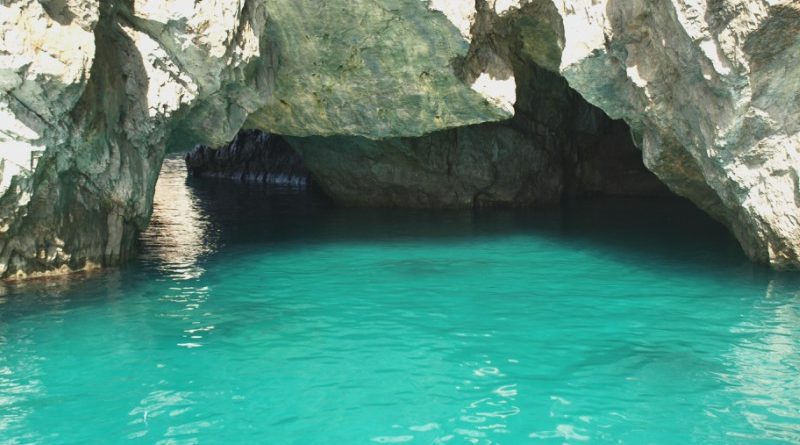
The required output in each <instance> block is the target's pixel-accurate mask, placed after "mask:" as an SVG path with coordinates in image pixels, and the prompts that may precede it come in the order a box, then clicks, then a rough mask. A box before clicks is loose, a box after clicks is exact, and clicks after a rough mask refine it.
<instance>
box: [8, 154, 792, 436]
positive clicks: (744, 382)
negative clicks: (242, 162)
mask: <svg viewBox="0 0 800 445" xmlns="http://www.w3.org/2000/svg"><path fill="white" fill-rule="evenodd" d="M180 167H181V166H180V162H179V161H175V160H170V161H168V163H167V166H166V171H165V173H164V175H163V177H162V181H161V183H160V184H159V190H158V195H157V202H156V216H155V221H154V223H153V227H152V228H151V229H150V231H149V232H148V233H147V234H145V236H144V237H143V251H142V257H141V260H140V261H139V263H138V264H136V265H132V266H129V267H125V268H123V269H121V270H114V271H107V272H102V273H100V274H95V275H92V276H88V277H75V278H73V279H71V280H69V281H63V282H50V283H44V284H43V283H37V284H28V285H25V286H23V287H17V288H7V289H5V290H4V295H3V296H2V297H0V443H2V444H29V443H36V444H117V443H128V442H130V443H141V444H153V443H157V444H255V443H264V444H304V445H305V444H370V443H409V444H436V443H449V444H525V443H553V444H562V443H571V444H574V443H599V444H606V443H608V444H612V443H613V444H635V445H640V444H670V445H672V444H738V443H742V444H762V443H763V444H781V443H786V444H791V443H793V444H797V443H800V279H798V277H797V276H795V275H786V274H777V273H772V272H769V271H767V270H764V269H762V268H759V267H755V266H752V265H750V264H749V263H747V261H746V260H745V259H744V258H743V257H742V255H741V253H740V252H739V250H738V248H737V247H736V244H735V242H733V241H732V240H731V239H730V238H729V237H728V236H727V235H726V233H725V231H724V230H722V229H721V228H720V227H719V226H717V225H716V224H715V223H713V222H710V221H708V220H707V219H705V218H704V217H703V216H702V215H700V214H699V213H698V212H696V211H693V210H692V208H691V207H690V206H687V205H686V204H685V203H682V202H677V201H671V200H649V201H636V200H618V201H602V202H597V203H576V204H573V205H570V206H567V207H566V208H564V209H544V210H538V211H535V212H531V211H527V212H523V211H503V210H496V211H487V212H480V213H473V212H422V211H392V210H352V209H351V210H335V209H332V208H330V207H329V206H328V205H327V204H326V203H325V202H323V201H321V200H319V199H317V198H314V197H312V196H308V195H306V194H302V193H296V192H292V191H285V190H284V191H280V190H264V189H259V188H253V187H247V186H241V185H239V186H237V185H232V184H224V183H220V184H213V183H212V184H209V183H196V184H190V185H186V184H185V181H184V179H183V171H182V169H181V168H180Z"/></svg>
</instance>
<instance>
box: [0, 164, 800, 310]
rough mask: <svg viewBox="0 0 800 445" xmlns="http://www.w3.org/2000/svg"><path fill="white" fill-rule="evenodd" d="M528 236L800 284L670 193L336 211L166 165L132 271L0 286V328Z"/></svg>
mask: <svg viewBox="0 0 800 445" xmlns="http://www.w3.org/2000/svg"><path fill="white" fill-rule="evenodd" d="M506 237H519V239H520V241H519V242H521V243H522V242H528V241H530V240H531V239H535V240H537V241H539V242H545V243H552V244H557V245H559V246H561V247H562V248H565V249H568V250H571V251H580V252H583V253H586V254H588V255H591V256H593V257H601V258H603V259H604V260H606V261H612V262H618V263H623V264H625V265H626V267H628V268H629V269H630V268H632V269H636V268H646V269H648V270H649V271H654V272H655V273H656V274H657V276H658V277H663V278H664V279H669V278H670V277H676V276H679V277H684V278H685V277H689V276H697V277H702V278H704V279H711V280H715V281H718V282H723V283H726V285H729V286H749V287H753V288H754V289H759V291H758V292H761V290H760V289H763V290H764V291H766V290H767V289H768V288H775V287H776V286H777V287H781V288H782V287H787V286H788V287H789V288H797V287H800V275H798V274H793V273H778V272H774V271H771V270H769V269H768V268H767V267H764V266H761V265H755V264H752V263H750V262H749V261H748V260H747V258H746V257H745V256H744V254H743V253H742V251H741V249H740V248H739V246H738V243H737V242H736V240H735V239H733V237H732V236H731V235H730V234H729V232H728V231H727V230H726V229H725V228H724V227H723V226H722V225H721V224H719V223H717V222H716V221H713V220H712V219H710V218H709V217H708V216H706V215H705V214H704V213H702V212H701V211H699V210H698V209H697V208H695V207H694V206H693V205H692V204H691V203H689V202H688V201H685V200H683V199H679V198H648V199H632V198H618V199H595V200H581V201H572V202H567V203H565V204H564V205H562V206H561V207H548V208H536V209H483V210H476V211H473V210H409V209H391V208H389V209H365V208H337V207H335V206H333V205H332V204H331V203H330V201H329V200H327V199H326V198H325V197H323V196H320V195H319V194H317V193H314V192H308V191H303V190H296V189H294V190H293V189H287V188H276V187H265V186H259V185H251V184H241V183H236V182H232V181H226V180H204V179H201V180H197V179H191V178H190V179H188V180H187V178H186V172H185V168H184V165H183V161H182V160H181V159H180V158H177V157H174V158H170V159H167V161H166V162H165V164H164V170H163V171H162V175H161V177H160V179H159V185H158V187H157V191H156V198H155V204H154V213H153V220H152V223H151V226H150V228H149V229H148V230H147V231H146V232H145V233H144V234H143V235H142V249H141V254H140V257H139V261H138V262H137V263H136V264H132V265H129V266H127V267H123V268H121V269H115V270H108V271H102V272H98V273H92V274H76V275H74V276H71V277H67V278H64V279H60V280H50V281H45V282H31V283H24V284H21V285H16V286H9V287H5V288H0V321H1V320H2V319H4V318H7V317H10V316H19V315H23V314H27V313H32V312H37V311H42V310H45V311H46V310H48V308H57V307H59V306H65V305H76V304H91V303H93V302H102V301H108V300H109V299H114V298H123V296H124V295H127V294H130V293H132V292H135V291H136V289H138V288H142V289H144V288H146V286H145V284H146V283H149V282H151V281H154V280H155V281H165V282H173V281H174V282H180V281H188V280H197V279H199V278H200V277H202V276H203V274H204V272H205V271H206V270H208V269H210V268H213V267H214V266H215V264H216V265H219V264H221V263H223V262H226V261H232V260H233V259H236V261H237V262H242V261H244V262H246V261H247V258H248V257H249V256H250V255H259V254H263V253H264V252H275V253H279V252H285V251H287V250H289V251H292V250H298V249H305V248H309V247H314V246H325V245H336V244H337V243H338V244H364V245H371V244H381V243H392V244H403V245H405V244H408V245H419V244H425V243H436V244H442V243H460V242H472V241H486V240H491V239H493V238H506Z"/></svg>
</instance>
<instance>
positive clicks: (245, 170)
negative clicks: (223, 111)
mask: <svg viewBox="0 0 800 445" xmlns="http://www.w3.org/2000/svg"><path fill="white" fill-rule="evenodd" d="M184 160H185V161H186V169H187V170H188V172H189V174H190V175H192V176H198V177H211V178H228V179H234V180H237V181H241V182H250V183H259V184H274V185H286V186H291V187H300V188H305V187H306V186H307V185H308V184H309V182H310V176H309V172H308V169H307V168H306V166H305V164H304V163H303V159H302V158H301V157H300V155H299V154H298V153H297V152H296V151H295V150H293V149H292V147H290V146H289V144H287V143H286V141H285V140H284V139H283V138H281V137H280V136H276V135H272V134H269V133H264V132H262V131H258V130H242V131H240V132H239V134H237V135H236V138H234V139H233V141H231V143H230V144H227V145H225V146H223V147H219V148H211V147H208V146H205V145H199V146H197V147H195V148H194V149H193V150H192V151H190V152H188V153H186V155H185V156H184Z"/></svg>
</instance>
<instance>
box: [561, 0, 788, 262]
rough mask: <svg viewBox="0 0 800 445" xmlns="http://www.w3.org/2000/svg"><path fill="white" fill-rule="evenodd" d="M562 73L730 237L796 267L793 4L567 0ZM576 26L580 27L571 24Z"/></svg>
mask: <svg viewBox="0 0 800 445" xmlns="http://www.w3.org/2000/svg"><path fill="white" fill-rule="evenodd" d="M560 13H561V14H562V16H563V18H564V30H565V41H566V45H565V48H564V53H563V56H562V59H561V64H560V70H561V73H562V74H563V75H564V76H565V77H566V78H567V80H568V81H569V82H570V84H571V86H572V87H573V88H575V89H577V90H578V91H579V92H581V94H583V95H584V96H585V97H586V98H587V99H588V100H589V101H590V102H592V103H594V104H596V105H598V106H600V107H601V108H603V109H604V110H605V111H606V112H607V113H609V114H610V115H611V116H612V117H618V118H624V119H625V120H626V121H627V122H628V123H629V124H630V125H631V127H632V128H633V129H634V131H635V132H636V133H638V134H639V135H640V138H641V144H640V145H641V148H642V150H643V152H644V159H645V163H646V164H647V166H648V167H649V168H650V169H651V170H653V171H654V172H655V173H656V174H657V175H658V176H659V177H661V178H662V180H663V181H664V182H665V183H666V184H667V185H668V186H670V187H671V188H672V189H673V190H674V191H676V192H677V193H679V194H682V195H685V196H687V197H688V198H690V199H692V200H693V201H694V202H695V203H697V204H698V205H699V206H700V207H701V208H703V209H705V210H706V211H708V212H709V213H711V214H712V215H714V216H715V217H717V218H718V219H720V220H722V221H723V222H725V223H726V224H727V225H728V226H729V227H730V228H731V229H732V231H733V232H734V234H735V235H736V236H737V238H738V239H739V241H740V242H741V243H742V245H743V246H744V248H745V250H746V251H747V253H748V254H749V256H750V257H752V258H753V259H756V260H758V261H763V262H767V261H768V262H770V263H772V264H773V265H775V266H777V267H797V266H798V264H800V188H799V187H800V185H799V183H798V172H800V156H799V153H798V147H800V132H799V130H800V94H798V92H799V91H800V64H799V63H798V61H800V1H797V0H783V1H753V0H750V1H748V0H724V1H722V0H721V1H705V0H684V1H677V0H673V1H664V2H657V3H653V2H645V1H613V0H606V1H590V0H573V1H568V2H565V3H564V4H563V6H561V9H560ZM579 25H580V26H579Z"/></svg>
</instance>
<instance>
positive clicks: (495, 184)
mask: <svg viewBox="0 0 800 445" xmlns="http://www.w3.org/2000/svg"><path fill="white" fill-rule="evenodd" d="M515 74H516V79H517V82H518V90H517V102H516V112H515V116H514V118H512V119H510V120H507V121H502V122H496V123H484V124H478V125H471V126H465V127H459V128H455V129H451V130H442V131H439V132H435V133H432V134H429V135H426V136H422V137H414V138H391V139H382V140H374V139H368V138H364V137H354V136H332V137H304V138H302V137H286V139H287V141H288V142H289V144H291V145H292V147H294V148H295V149H296V150H297V151H298V152H300V153H301V154H302V156H303V158H304V161H305V163H306V165H307V166H308V168H309V170H310V171H311V172H313V175H314V178H315V180H316V181H317V183H318V184H320V186H321V187H322V188H323V189H324V190H325V192H326V193H327V194H328V195H330V196H331V197H332V198H333V199H334V200H336V201H337V202H339V203H341V204H344V205H357V206H399V207H485V206H531V205H536V204H553V203H558V202H560V201H561V200H562V199H564V198H565V197H585V196H598V195H605V196H609V195H615V196H665V195H669V194H671V193H670V192H669V190H667V188H666V187H665V186H664V185H663V184H662V183H661V182H660V181H659V180H658V178H657V177H656V176H655V175H653V174H652V173H651V172H650V171H648V170H647V169H646V168H645V167H644V164H643V163H642V153H641V151H640V150H639V149H638V148H637V147H636V146H635V145H634V143H633V140H632V137H631V133H630V129H629V128H628V126H627V125H625V124H624V123H623V122H620V121H613V120H611V119H610V118H609V117H608V116H606V115H605V113H603V112H602V111H601V110H599V109H598V108H596V107H594V106H592V105H590V104H589V103H587V102H586V101H585V100H584V99H583V98H582V97H581V96H580V95H579V94H577V93H576V92H575V91H574V90H572V89H570V88H569V86H568V85H567V82H566V81H565V80H564V79H563V78H561V77H560V76H558V75H557V74H555V73H552V72H549V71H547V70H545V69H543V68H541V67H538V66H537V65H535V64H534V63H532V62H530V61H528V60H524V59H520V60H519V65H518V66H517V68H516V73H515Z"/></svg>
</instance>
